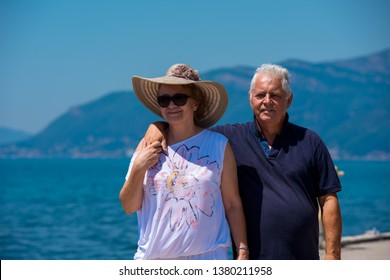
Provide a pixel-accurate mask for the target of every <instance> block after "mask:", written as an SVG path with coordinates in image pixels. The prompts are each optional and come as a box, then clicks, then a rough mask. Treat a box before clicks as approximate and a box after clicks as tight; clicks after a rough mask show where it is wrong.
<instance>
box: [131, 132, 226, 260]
mask: <svg viewBox="0 0 390 280" xmlns="http://www.w3.org/2000/svg"><path fill="white" fill-rule="evenodd" d="M226 143H227V139H226V138H225V136H223V135H221V134H219V133H215V132H211V131H208V130H203V131H202V132H200V133H198V134H197V135H195V136H193V137H191V138H189V139H187V140H185V141H182V142H180V143H177V144H175V145H172V146H169V147H168V156H167V155H164V154H161V156H160V158H159V161H158V163H157V164H156V165H155V166H154V167H152V168H151V169H149V170H148V171H147V173H146V175H145V179H144V198H143V202H142V209H141V210H139V211H138V212H137V217H138V230H139V241H138V250H137V252H136V254H135V256H134V258H135V259H157V258H162V259H165V258H177V257H180V256H192V255H198V254H204V253H206V252H209V251H213V250H216V249H217V248H219V247H229V246H230V242H231V241H230V232H229V227H228V223H227V220H226V217H225V211H224V207H223V203H222V196H221V190H220V185H221V173H222V168H223V158H224V153H225V147H226ZM136 156H137V153H135V154H134V156H133V158H132V160H131V162H130V167H129V172H128V174H127V176H128V175H129V173H130V170H131V167H132V163H133V161H134V159H135V157H136ZM127 176H126V177H127Z"/></svg>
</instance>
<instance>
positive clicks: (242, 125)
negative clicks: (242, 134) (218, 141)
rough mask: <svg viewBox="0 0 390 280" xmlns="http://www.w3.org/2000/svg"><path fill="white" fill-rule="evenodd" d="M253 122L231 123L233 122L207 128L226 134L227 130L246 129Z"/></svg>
mask: <svg viewBox="0 0 390 280" xmlns="http://www.w3.org/2000/svg"><path fill="white" fill-rule="evenodd" d="M252 124H253V122H246V123H233V124H223V125H217V126H213V127H211V128H209V130H211V131H215V132H219V133H222V134H226V133H229V132H237V131H238V130H242V131H244V130H248V129H250V127H251V126H252Z"/></svg>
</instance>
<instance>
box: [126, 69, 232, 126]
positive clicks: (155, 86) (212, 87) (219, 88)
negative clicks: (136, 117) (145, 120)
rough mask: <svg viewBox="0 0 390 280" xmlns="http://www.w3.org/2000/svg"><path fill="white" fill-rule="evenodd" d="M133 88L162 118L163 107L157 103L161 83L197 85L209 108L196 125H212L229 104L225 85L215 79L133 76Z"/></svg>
mask: <svg viewBox="0 0 390 280" xmlns="http://www.w3.org/2000/svg"><path fill="white" fill-rule="evenodd" d="M132 83H133V90H134V93H135V95H136V96H137V98H138V99H139V100H140V101H141V103H142V104H143V105H144V106H145V107H146V108H148V109H149V110H150V111H152V112H153V113H155V114H156V115H158V116H159V117H161V118H162V115H161V108H160V106H159V105H158V103H157V94H158V90H159V87H160V85H161V84H167V85H191V84H192V85H195V86H197V87H198V88H199V89H200V90H201V92H202V94H203V97H204V102H205V104H207V110H205V111H204V114H203V115H202V116H198V117H197V121H196V125H198V126H200V127H204V128H207V127H210V126H212V125H213V124H215V123H216V122H217V121H218V120H219V119H220V118H221V117H222V116H223V114H224V113H225V111H226V107H227V104H228V95H227V92H226V89H225V87H224V86H223V85H221V84H219V83H217V82H213V81H192V80H187V79H183V78H178V77H174V76H164V77H158V78H143V77H139V76H133V77H132Z"/></svg>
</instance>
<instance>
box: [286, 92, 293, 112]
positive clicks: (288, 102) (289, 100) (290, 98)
mask: <svg viewBox="0 0 390 280" xmlns="http://www.w3.org/2000/svg"><path fill="white" fill-rule="evenodd" d="M293 98H294V95H293V92H291V95H290V96H289V97H288V100H287V109H288V108H290V105H291V103H292V100H293Z"/></svg>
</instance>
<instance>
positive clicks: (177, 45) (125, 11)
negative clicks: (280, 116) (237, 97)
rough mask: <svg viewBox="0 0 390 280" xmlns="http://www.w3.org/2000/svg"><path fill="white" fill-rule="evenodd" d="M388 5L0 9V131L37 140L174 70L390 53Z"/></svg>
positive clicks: (135, 2) (88, 4)
mask: <svg viewBox="0 0 390 280" xmlns="http://www.w3.org/2000/svg"><path fill="white" fill-rule="evenodd" d="M389 3H390V2H389V1H387V0H318V1H314V0H307V1H304V0H291V1H287V0H286V1H282V0H279V1H269V0H266V1H265V0H253V1H249V0H241V1H230V0H225V1H223V0H216V1H212V0H199V1H170V0H165V1H152V0H145V1H140V0H106V1H100V0H61V1H60V0H0V38H1V39H0V126H7V127H11V128H14V129H19V130H24V131H27V132H30V133H36V132H39V131H40V130H42V129H44V128H45V127H46V126H47V125H48V124H49V123H50V122H51V121H52V120H54V119H55V118H57V117H58V116H60V115H62V114H63V113H65V112H66V111H67V110H68V109H69V108H71V107H72V106H76V105H80V104H83V103H86V102H89V101H92V100H94V99H97V98H99V97H101V96H103V95H105V94H107V93H110V92H113V91H117V90H129V89H131V82H130V77H131V76H132V75H141V76H149V77H152V76H160V75H163V74H164V73H165V71H166V69H167V68H168V67H169V66H170V65H171V64H174V63H178V62H181V63H188V64H190V65H192V66H193V67H194V68H196V69H198V70H199V71H200V72H204V71H207V70H212V69H215V68H220V67H230V66H236V65H249V66H257V65H260V64H261V63H267V62H271V63H278V62H282V61H283V60H285V59H290V58H295V59H302V60H306V61H309V62H322V61H332V60H337V59H347V58H353V57H357V56H362V55H367V54H371V53H374V52H377V51H381V50H383V49H385V48H388V47H390V28H389V26H390V17H389V14H390V4H389Z"/></svg>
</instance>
